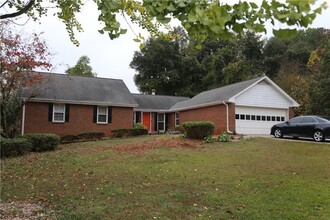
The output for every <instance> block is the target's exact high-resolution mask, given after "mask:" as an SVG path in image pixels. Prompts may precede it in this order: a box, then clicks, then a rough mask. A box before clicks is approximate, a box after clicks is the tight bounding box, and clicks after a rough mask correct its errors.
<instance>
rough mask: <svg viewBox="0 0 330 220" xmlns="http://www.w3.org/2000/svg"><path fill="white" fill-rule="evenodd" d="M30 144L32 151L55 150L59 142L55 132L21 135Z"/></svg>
mask: <svg viewBox="0 0 330 220" xmlns="http://www.w3.org/2000/svg"><path fill="white" fill-rule="evenodd" d="M21 138H26V139H27V140H28V141H29V142H30V143H31V144H32V148H31V150H32V151H37V152H41V151H49V150H55V149H56V148H57V146H58V144H59V143H60V137H59V136H58V135H56V134H26V135H23V136H21Z"/></svg>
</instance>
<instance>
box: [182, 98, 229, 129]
mask: <svg viewBox="0 0 330 220" xmlns="http://www.w3.org/2000/svg"><path fill="white" fill-rule="evenodd" d="M228 107H229V130H230V131H232V132H234V131H235V104H228ZM226 120H227V118H226V106H225V105H223V104H222V105H215V106H210V107H204V108H198V109H192V110H187V111H181V112H180V126H181V125H182V124H183V123H184V122H186V121H211V122H213V123H214V125H215V130H214V134H215V135H218V134H221V133H222V132H227V124H226V123H227V121H226Z"/></svg>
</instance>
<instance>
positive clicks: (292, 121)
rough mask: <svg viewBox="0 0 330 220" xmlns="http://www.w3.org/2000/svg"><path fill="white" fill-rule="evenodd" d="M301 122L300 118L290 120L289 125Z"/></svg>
mask: <svg viewBox="0 0 330 220" xmlns="http://www.w3.org/2000/svg"><path fill="white" fill-rule="evenodd" d="M301 121H302V117H296V118H293V119H291V120H290V121H289V122H290V123H300V122H301Z"/></svg>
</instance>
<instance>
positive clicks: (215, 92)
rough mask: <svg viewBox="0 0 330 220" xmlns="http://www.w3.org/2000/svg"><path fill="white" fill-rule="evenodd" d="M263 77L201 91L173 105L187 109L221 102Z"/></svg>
mask: <svg viewBox="0 0 330 220" xmlns="http://www.w3.org/2000/svg"><path fill="white" fill-rule="evenodd" d="M261 78H262V77H259V78H255V79H250V80H247V81H243V82H239V83H235V84H231V85H227V86H223V87H220V88H216V89H212V90H208V91H205V92H201V93H199V94H198V95H196V96H194V97H193V98H191V99H189V100H187V101H183V102H179V103H177V104H175V105H174V106H173V107H172V109H173V110H185V109H192V108H200V107H205V106H210V105H216V104H221V103H222V102H223V101H227V100H228V99H230V98H231V97H233V96H234V95H236V94H237V93H239V92H240V91H242V90H244V89H245V88H248V87H249V86H251V85H252V84H254V83H255V82H257V81H258V80H259V79H261Z"/></svg>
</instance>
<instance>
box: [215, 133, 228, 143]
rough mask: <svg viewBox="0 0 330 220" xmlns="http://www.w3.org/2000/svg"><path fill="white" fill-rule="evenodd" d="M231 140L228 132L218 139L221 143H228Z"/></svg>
mask: <svg viewBox="0 0 330 220" xmlns="http://www.w3.org/2000/svg"><path fill="white" fill-rule="evenodd" d="M229 139H230V137H229V135H228V133H227V132H223V133H222V134H221V135H219V137H218V141H220V142H228V141H229Z"/></svg>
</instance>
